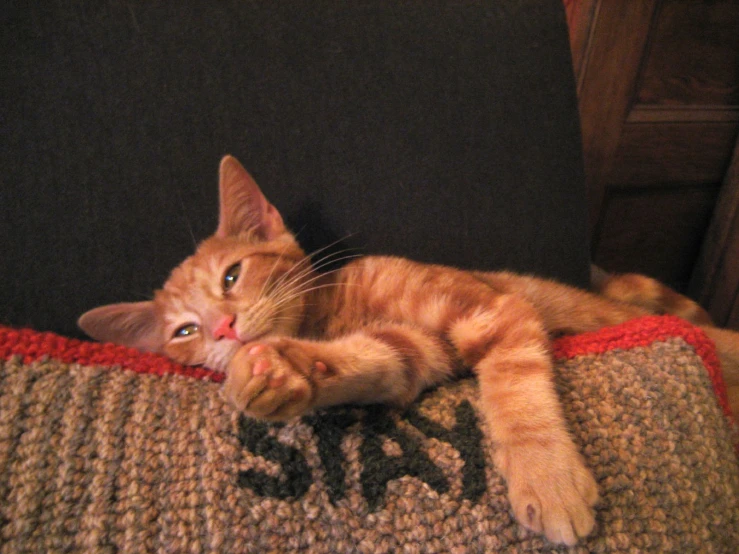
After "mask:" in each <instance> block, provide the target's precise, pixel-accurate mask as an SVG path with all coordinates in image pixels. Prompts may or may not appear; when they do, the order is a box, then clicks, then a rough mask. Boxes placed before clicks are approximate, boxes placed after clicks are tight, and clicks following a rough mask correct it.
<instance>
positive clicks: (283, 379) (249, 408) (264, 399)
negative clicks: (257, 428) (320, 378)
mask: <svg viewBox="0 0 739 554" xmlns="http://www.w3.org/2000/svg"><path fill="white" fill-rule="evenodd" d="M223 392H224V395H225V396H226V398H227V399H228V400H229V401H230V402H231V404H233V406H234V407H235V408H237V409H239V410H241V411H243V412H244V413H245V414H246V415H248V416H251V417H255V418H259V419H267V420H271V421H282V420H286V419H290V418H291V417H294V416H298V415H302V414H303V413H305V412H306V411H307V410H308V409H310V406H311V401H312V397H313V391H312V388H311V385H310V383H309V382H308V379H307V378H306V377H305V375H304V370H303V371H301V368H297V367H295V365H294V362H293V361H291V360H290V359H288V358H287V357H286V356H284V355H283V354H282V353H281V352H280V350H279V349H278V348H277V347H276V346H275V345H270V344H249V345H246V346H244V347H242V348H241V349H239V351H238V352H237V353H236V355H235V356H234V357H233V359H232V360H231V362H230V363H229V366H228V374H227V377H226V382H225V383H224V385H223Z"/></svg>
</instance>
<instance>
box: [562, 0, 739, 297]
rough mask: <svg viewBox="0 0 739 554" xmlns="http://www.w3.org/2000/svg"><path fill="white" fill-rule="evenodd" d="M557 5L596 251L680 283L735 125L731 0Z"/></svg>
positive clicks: (687, 275)
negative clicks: (572, 76) (571, 72)
mask: <svg viewBox="0 0 739 554" xmlns="http://www.w3.org/2000/svg"><path fill="white" fill-rule="evenodd" d="M565 6H566V8H567V13H568V21H569V23H570V29H571V37H570V44H571V47H572V49H573V65H574V68H575V71H576V77H577V83H578V96H579V103H580V117H581V125H582V138H583V153H584V162H585V172H586V177H587V182H588V200H589V205H590V228H591V233H592V238H593V240H592V256H593V259H594V260H595V262H596V263H599V264H600V265H602V266H603V267H605V268H606V269H610V270H612V271H634V270H637V271H642V272H644V273H647V274H650V275H653V276H655V277H658V278H660V279H662V280H664V281H666V282H668V283H671V284H673V285H676V286H677V287H678V288H680V289H681V290H683V291H685V290H687V288H686V287H687V284H688V282H689V281H690V279H691V274H692V273H693V272H694V266H695V264H696V259H697V257H698V252H699V250H700V245H701V244H702V243H703V239H704V235H705V234H706V229H707V227H708V224H709V221H710V220H711V217H712V214H713V212H714V207H715V203H716V199H717V197H718V195H719V190H720V189H721V187H722V182H725V179H724V176H725V174H726V172H727V169H728V167H729V164H730V162H731V156H732V150H733V148H734V145H735V143H736V140H737V131H738V130H739V39H737V38H736V37H737V36H739V35H737V33H738V32H739V31H738V29H739V0H629V1H626V2H612V1H610V0H565ZM724 186H725V185H724ZM726 267H727V271H728V270H730V269H731V268H730V267H729V266H726ZM695 280H696V278H695V277H693V281H695ZM699 289H700V287H697V288H696V285H695V283H694V284H693V287H692V288H691V290H699ZM727 294H728V293H727Z"/></svg>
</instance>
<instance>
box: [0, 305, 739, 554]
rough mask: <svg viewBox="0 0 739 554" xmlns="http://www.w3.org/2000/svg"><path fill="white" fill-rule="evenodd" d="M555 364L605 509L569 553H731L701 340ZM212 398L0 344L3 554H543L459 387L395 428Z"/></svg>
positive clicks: (182, 375) (712, 361)
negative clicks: (235, 405) (291, 417)
mask: <svg viewBox="0 0 739 554" xmlns="http://www.w3.org/2000/svg"><path fill="white" fill-rule="evenodd" d="M554 353H555V358H556V374H557V386H558V390H559V393H560V395H561V397H562V400H563V402H564V405H565V410H566V414H567V418H568V421H569V425H570V427H571V430H572V434H573V436H574V438H575V440H576V441H577V443H578V444H579V445H580V447H581V448H582V451H583V453H584V455H585V459H586V461H587V464H588V465H589V467H590V468H592V470H593V472H594V474H595V477H596V479H597V481H598V484H599V487H600V492H601V496H602V499H601V501H600V502H599V504H598V506H597V526H596V529H595V531H594V532H593V534H592V535H591V536H590V537H588V538H587V540H585V541H583V542H582V543H581V544H580V545H578V546H577V547H576V548H575V549H573V551H575V552H583V553H584V552H626V551H629V552H638V551H650V552H658V551H659V552H667V551H674V552H680V553H685V552H697V551H701V552H736V550H734V549H735V548H736V545H737V544H739V502H738V499H739V463H737V458H736V455H735V451H734V447H733V444H732V439H733V437H734V435H733V434H732V429H731V426H730V425H729V423H728V420H727V418H726V413H727V412H726V411H725V410H726V409H727V408H726V399H725V391H724V390H723V389H722V383H721V376H720V371H719V366H718V361H717V359H716V356H715V353H714V351H713V347H712V345H711V343H710V341H709V340H708V339H707V338H706V336H705V335H704V334H703V333H702V332H701V331H700V330H698V329H696V328H695V327H692V326H690V325H689V324H687V323H684V322H682V321H681V320H678V319H676V318H672V317H649V318H643V319H639V320H635V321H633V322H629V323H627V324H625V325H621V326H618V327H613V328H609V329H604V330H601V331H599V332H597V333H592V334H587V335H579V336H575V337H567V338H563V339H559V340H558V341H557V342H556V344H555V348H554ZM218 381H219V376H218V375H217V374H213V373H211V372H209V371H207V370H205V369H199V368H184V367H182V366H178V365H176V364H173V363H171V362H169V361H168V360H166V359H164V358H161V357H158V356H154V355H150V354H141V353H139V352H136V351H133V350H130V349H126V348H122V347H118V346H113V345H101V344H95V343H89V342H83V341H78V340H71V339H66V338H63V337H59V336H57V335H53V334H49V333H37V332H34V331H30V330H14V329H8V328H2V327H0V498H2V499H3V500H2V502H0V552H2V553H3V554H5V553H11V552H12V553H19V552H85V553H88V552H116V551H121V552H176V553H180V552H193V553H195V552H228V553H239V552H254V553H260V554H261V553H268V552H275V553H283V552H295V551H304V552H311V553H314V552H315V553H324V552H325V553H343V552H347V553H348V552H360V553H361V552H366V553H371V554H377V553H393V552H410V553H415V552H417V553H421V552H423V553H426V552H428V553H432V552H439V553H442V552H443V553H454V552H459V553H461V552H480V553H482V552H486V553H490V552H512V551H515V552H550V551H556V550H557V549H556V548H554V547H552V546H551V545H549V544H548V543H547V542H546V541H545V540H544V539H542V538H541V537H539V536H536V535H534V534H531V533H529V532H527V531H525V530H523V529H522V528H521V527H520V526H518V525H517V524H516V522H515V521H514V520H513V518H512V515H511V511H510V506H509V504H508V501H507V499H506V486H505V482H504V481H503V480H502V479H501V477H500V475H499V474H498V473H497V471H496V469H495V467H494V466H493V464H492V459H491V454H490V452H491V448H492V446H491V445H489V444H488V443H487V442H486V440H485V439H484V434H483V425H484V423H483V421H482V419H481V418H480V416H479V415H478V411H477V408H476V404H477V396H476V386H475V382H474V380H473V379H463V380H461V381H457V382H454V383H450V384H448V385H446V386H443V387H439V388H437V389H435V390H432V391H430V392H428V393H427V394H425V395H424V396H423V397H422V398H421V399H419V400H418V402H417V403H416V404H415V405H414V406H412V407H411V408H410V409H409V410H408V411H406V412H404V413H399V412H396V411H393V410H390V409H388V408H385V407H383V406H366V407H356V406H347V407H339V408H335V409H330V410H326V411H321V412H318V413H316V414H314V415H311V416H309V417H303V418H301V419H298V420H295V421H292V422H290V423H288V424H284V425H268V424H265V423H261V422H258V421H254V420H250V419H247V418H245V417H243V416H241V415H239V414H238V413H236V412H234V411H233V410H231V409H230V408H229V406H228V405H226V404H225V403H224V401H223V400H222V399H221V396H220V394H219V389H220V384H219V383H218ZM722 406H723V409H722Z"/></svg>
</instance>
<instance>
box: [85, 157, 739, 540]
mask: <svg viewBox="0 0 739 554" xmlns="http://www.w3.org/2000/svg"><path fill="white" fill-rule="evenodd" d="M644 313H648V312H647V310H645V309H644V308H641V307H638V306H635V305H632V304H629V303H623V302H614V301H613V300H608V299H606V298H604V297H601V296H597V295H594V294H591V293H587V292H584V291H579V290H576V289H573V288H570V287H567V286H564V285H560V284H557V283H554V282H551V281H545V280H541V279H535V278H533V277H522V276H518V275H514V274H510V273H476V272H465V271H460V270H457V269H452V268H449V267H442V266H436V265H422V264H418V263H415V262H412V261H409V260H405V259H400V258H390V257H364V258H359V259H356V260H354V261H352V262H351V263H349V264H348V265H346V266H345V267H343V268H341V269H339V270H335V271H331V272H326V273H319V272H318V271H317V270H316V267H314V266H313V265H312V264H311V261H310V259H309V258H308V257H307V256H306V254H305V253H304V252H303V250H301V248H300V247H299V246H298V244H297V242H296V239H295V237H294V236H293V235H292V234H291V233H290V232H289V231H288V230H287V229H286V228H285V226H284V224H283V221H282V217H281V216H280V214H279V213H278V211H277V210H276V209H275V208H274V206H272V205H271V204H270V203H269V202H268V201H267V200H266V199H265V197H264V196H263V194H262V193H261V191H260V190H259V187H258V186H257V185H256V183H255V182H254V181H253V180H252V178H251V177H250V176H249V174H248V173H247V172H246V171H245V170H244V168H243V167H241V165H240V164H239V163H238V162H237V161H236V160H235V159H234V158H232V157H229V156H227V157H225V158H224V159H223V161H222V162H221V168H220V222H219V226H218V230H217V232H216V234H215V235H214V236H213V237H211V238H209V239H207V240H206V241H204V242H203V243H202V244H201V245H200V247H199V248H198V249H197V252H196V253H195V254H194V255H193V256H192V257H190V258H188V259H187V260H185V261H184V262H183V263H182V264H181V265H180V266H179V267H178V268H176V269H175V270H174V271H173V272H172V274H171V276H170V278H169V280H168V281H167V283H166V284H165V285H164V288H163V289H162V290H160V291H157V293H156V295H155V298H154V300H153V301H150V302H138V303H131V304H114V305H110V306H102V307H100V308H96V309H94V310H92V311H90V312H87V313H86V314H84V315H83V316H82V317H81V318H80V321H79V324H80V326H81V327H82V329H84V330H85V331H86V332H87V333H88V334H89V335H90V336H92V337H94V338H96V339H99V340H105V341H113V342H118V343H121V344H125V345H131V346H135V347H138V348H142V349H146V350H153V351H156V352H161V353H164V354H166V355H167V356H169V357H171V358H173V359H174V360H176V361H178V362H181V363H184V364H203V365H206V366H209V367H211V368H214V369H220V370H223V371H225V372H226V374H227V377H226V381H225V384H224V392H225V395H226V397H227V398H228V399H229V400H230V401H231V402H232V403H233V405H234V406H235V407H236V408H237V409H239V410H243V411H244V412H245V413H246V414H247V415H249V416H252V417H256V418H262V419H267V420H284V419H287V418H290V417H294V416H299V415H301V414H304V413H306V412H308V411H309V410H312V409H315V408H320V407H325V406H332V405H335V404H341V403H348V402H359V403H371V402H387V403H393V404H397V405H400V406H404V405H407V404H408V403H410V402H412V401H413V400H414V399H415V398H416V397H417V396H418V395H419V393H420V392H421V391H422V390H424V389H425V388H427V387H429V386H431V385H433V384H435V383H439V382H442V381H445V380H447V379H449V378H451V377H454V376H455V374H457V373H459V372H461V371H463V369H464V368H469V367H472V368H473V369H474V371H475V373H476V375H477V377H478V380H479V384H480V394H481V403H480V405H481V409H482V410H483V412H484V416H485V418H486V421H487V428H488V429H489V432H490V434H491V437H490V438H491V439H492V440H493V442H494V444H495V462H496V464H497V467H498V469H499V470H500V471H501V473H502V475H503V476H504V477H505V479H506V481H507V484H508V490H509V497H510V501H511V505H512V507H513V510H514V513H515V515H516V517H517V518H518V520H519V521H520V522H521V523H522V524H523V525H524V526H526V527H527V528H529V529H533V530H535V531H538V532H542V533H544V534H545V535H546V537H547V538H548V539H550V540H551V541H553V542H557V543H565V544H569V545H572V544H574V543H575V542H576V541H577V540H578V538H579V537H584V536H585V535H587V534H588V533H590V531H591V530H592V528H593V525H594V519H593V505H594V504H595V502H596V500H597V498H598V492H597V488H596V484H595V481H594V480H593V477H592V476H591V473H590V471H589V470H588V469H587V468H586V467H585V465H584V463H583V459H582V457H581V456H580V454H579V452H578V451H577V448H576V447H575V445H574V443H573V442H572V439H571V438H570V436H569V434H568V431H567V427H566V424H565V420H564V418H563V414H562V410H561V407H560V403H559V400H558V397H557V394H556V392H555V389H554V385H553V377H552V359H551V357H550V353H549V340H550V335H552V334H555V333H561V332H581V331H589V330H594V329H597V328H599V327H602V326H604V325H609V324H615V323H619V322H622V321H624V320H627V319H629V318H633V317H635V316H638V315H641V314H644ZM731 338H736V336H735V335H734V336H732V337H731ZM736 359H739V355H737V356H736Z"/></svg>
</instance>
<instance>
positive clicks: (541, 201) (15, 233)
mask: <svg viewBox="0 0 739 554" xmlns="http://www.w3.org/2000/svg"><path fill="white" fill-rule="evenodd" d="M2 18H3V21H2V23H3V25H2V28H3V33H2V38H1V39H0V40H1V41H2V60H3V63H2V74H3V77H2V79H1V80H0V81H1V84H0V86H1V87H2V99H3V105H2V112H1V114H0V115H1V117H0V125H1V126H2V149H0V176H1V177H0V178H1V179H2V188H1V189H0V195H1V197H0V229H2V251H1V254H0V272H1V273H0V278H1V279H2V282H1V283H0V323H6V324H12V325H19V326H20V325H30V326H33V327H35V328H37V329H40V330H54V331H57V332H62V333H66V334H75V333H77V331H76V329H75V321H76V318H77V316H78V315H79V314H80V313H82V312H83V311H85V310H87V309H89V308H92V307H93V306H96V305H98V304H103V303H108V302H114V301H123V300H138V299H142V298H143V297H146V296H147V295H149V294H150V293H151V291H152V289H153V288H155V287H157V286H159V285H161V283H162V282H163V281H164V279H165V278H166V275H167V274H168V271H169V270H170V269H171V267H172V266H174V265H175V264H176V263H177V262H178V261H179V260H181V259H182V258H183V257H184V256H186V255H187V254H189V253H190V252H191V251H192V250H193V241H194V240H200V239H202V238H204V237H205V236H207V235H208V234H210V233H211V232H212V231H213V230H214V229H215V226H216V201H217V198H216V195H217V175H216V172H217V167H218V162H219V160H220V157H221V156H222V155H223V154H225V153H231V154H233V155H235V156H236V157H237V158H239V159H240V160H241V162H242V163H243V164H244V166H245V167H247V169H249V170H250V172H251V173H252V174H253V175H254V177H255V178H256V180H257V182H259V183H260V184H261V186H262V188H263V190H264V191H265V193H266V194H267V196H268V197H269V198H270V199H271V200H272V202H273V203H274V204H275V205H276V206H277V207H278V208H279V209H280V210H281V211H282V213H283V214H284V215H285V217H286V220H287V222H288V224H289V225H291V227H292V228H293V229H294V230H300V238H301V239H302V241H303V243H304V245H305V246H307V247H308V248H310V249H314V248H317V247H318V246H320V245H321V244H324V243H326V242H328V241H331V240H333V239H336V238H341V237H346V236H347V235H349V234H351V236H349V238H347V239H346V240H345V241H344V244H348V245H350V246H359V247H362V248H363V251H364V252H367V253H375V252H379V253H393V254H401V255H406V256H409V257H413V258H416V259H419V260H425V261H435V262H442V263H447V264H454V265H460V266H463V267H476V268H501V267H507V268H511V269H515V270H519V271H534V272H538V273H541V274H545V275H549V276H554V277H558V278H560V279H563V280H565V281H569V282H573V283H579V284H584V283H585V282H586V280H587V275H588V262H587V236H586V234H587V231H586V221H585V194H584V184H583V173H582V168H581V153H580V142H579V128H578V120H577V111H576V100H575V90H574V84H573V79H572V71H571V66H570V57H569V50H568V42H567V32H566V24H565V18H564V12H563V8H562V6H561V3H560V2H559V0H550V1H541V0H529V1H524V0H517V1H512V0H506V1H499V0H496V1H488V2H483V1H459V0H458V1H454V0H449V1H443V2H442V1H436V0H427V1H424V2H417V1H410V0H409V1H400V0H399V1H397V2H388V1H384V0H353V1H351V2H347V1H345V0H311V1H310V2H307V1H301V0H270V1H266V0H265V1H235V0H234V1H230V2H203V1H198V0H183V1H182V2H176V3H172V2H161V1H156V0H155V1H152V0H126V1H117V0H111V1H108V0H106V1H89V2H72V1H69V0H59V1H56V2H38V3H30V4H29V3H26V2H19V1H11V2H9V3H6V7H5V9H4V14H3V16H2Z"/></svg>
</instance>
